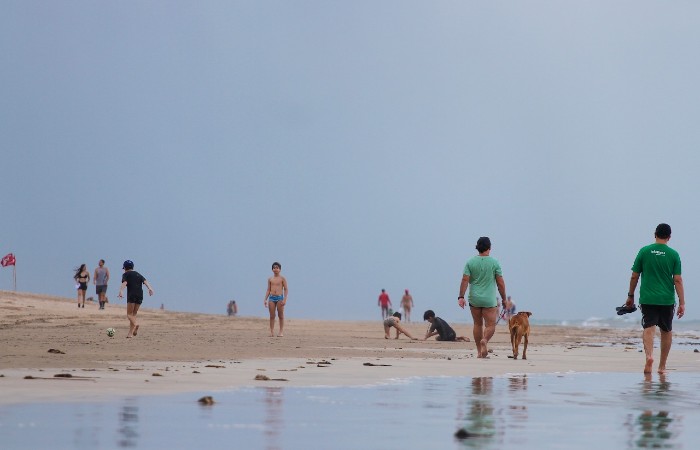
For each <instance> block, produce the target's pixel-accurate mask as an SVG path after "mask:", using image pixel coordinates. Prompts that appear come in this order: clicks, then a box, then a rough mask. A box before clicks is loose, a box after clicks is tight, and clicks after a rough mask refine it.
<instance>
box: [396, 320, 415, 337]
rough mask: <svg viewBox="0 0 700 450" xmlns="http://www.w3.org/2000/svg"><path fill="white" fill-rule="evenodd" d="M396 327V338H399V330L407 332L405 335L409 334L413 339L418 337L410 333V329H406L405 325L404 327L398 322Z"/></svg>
mask: <svg viewBox="0 0 700 450" xmlns="http://www.w3.org/2000/svg"><path fill="white" fill-rule="evenodd" d="M394 328H396V339H398V338H399V332H401V333H403V334H405V335H406V336H408V337H409V338H410V339H413V340H415V339H416V338H414V337H413V336H411V333H409V332H408V331H406V329H405V328H404V327H402V326H401V325H399V324H398V323H397V324H396V325H394Z"/></svg>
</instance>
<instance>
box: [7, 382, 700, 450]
mask: <svg viewBox="0 0 700 450" xmlns="http://www.w3.org/2000/svg"><path fill="white" fill-rule="evenodd" d="M208 394H211V395H213V396H214V399H215V400H216V404H214V405H213V406H202V405H200V404H199V403H197V399H198V398H199V397H200V396H202V395H208ZM699 425H700V374H696V373H670V374H669V375H667V376H666V377H664V378H662V379H660V377H659V375H657V374H654V375H653V376H652V377H651V378H650V379H648V380H645V378H644V376H643V375H642V374H637V373H634V374H619V373H614V374H610V373H604V374H601V373H585V374H581V373H578V374H573V373H571V374H560V375H527V376H526V375H512V376H505V377H498V378H490V377H489V378H466V377H465V378H447V377H445V378H415V379H410V380H403V381H396V382H392V383H387V384H383V385H377V386H367V387H314V388H271V387H270V388H264V387H257V388H246V389H237V390H232V391H225V392H217V393H211V392H206V393H199V394H178V395H171V396H143V397H125V398H122V399H118V400H114V401H109V402H99V403H98V402H95V403H51V404H29V405H14V406H6V407H1V408H0V436H1V437H2V438H1V440H2V445H1V447H2V448H3V449H28V448H51V449H69V448H70V449H100V448H134V449H152V448H167V447H172V448H245V449H267V450H273V449H309V448H314V449H357V448H363V449H389V448H403V449H413V448H439V449H445V448H455V449H460V448H479V449H504V450H508V449H514V450H515V449H517V450H522V449H523V448H538V449H539V448H542V449H559V448H562V449H591V448H595V449H596V450H603V449H611V450H612V449H625V448H630V449H631V448H649V447H656V448H659V447H660V448H678V449H680V448H685V449H691V448H696V442H697V427H698V426H699ZM460 429H464V430H466V431H467V432H468V433H469V434H470V436H471V437H468V438H465V439H458V438H456V437H455V432H456V431H458V430H460Z"/></svg>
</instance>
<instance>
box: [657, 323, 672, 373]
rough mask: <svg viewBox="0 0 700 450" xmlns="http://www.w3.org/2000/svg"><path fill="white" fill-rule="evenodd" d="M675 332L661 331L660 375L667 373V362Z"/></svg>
mask: <svg viewBox="0 0 700 450" xmlns="http://www.w3.org/2000/svg"><path fill="white" fill-rule="evenodd" d="M672 341H673V332H672V331H664V330H661V356H660V357H659V373H666V360H667V359H668V354H669V352H670V351H671V342H672Z"/></svg>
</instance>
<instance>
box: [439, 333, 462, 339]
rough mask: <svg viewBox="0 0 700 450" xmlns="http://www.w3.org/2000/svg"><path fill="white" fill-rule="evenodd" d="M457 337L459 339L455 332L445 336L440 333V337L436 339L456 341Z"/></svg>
mask: <svg viewBox="0 0 700 450" xmlns="http://www.w3.org/2000/svg"><path fill="white" fill-rule="evenodd" d="M456 339H457V334H455V333H449V334H448V335H447V336H445V337H444V338H443V337H442V336H440V335H438V337H436V338H435V340H436V341H454V340H456Z"/></svg>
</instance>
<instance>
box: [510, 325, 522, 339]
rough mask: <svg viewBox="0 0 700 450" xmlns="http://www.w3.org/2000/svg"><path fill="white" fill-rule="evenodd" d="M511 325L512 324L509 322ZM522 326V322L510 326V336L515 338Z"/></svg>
mask: <svg viewBox="0 0 700 450" xmlns="http://www.w3.org/2000/svg"><path fill="white" fill-rule="evenodd" d="M509 325H510V324H509ZM519 328H520V324H517V323H516V324H515V325H511V326H510V338H511V339H513V338H514V337H515V336H517V335H518V329H519Z"/></svg>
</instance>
